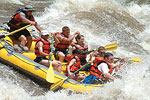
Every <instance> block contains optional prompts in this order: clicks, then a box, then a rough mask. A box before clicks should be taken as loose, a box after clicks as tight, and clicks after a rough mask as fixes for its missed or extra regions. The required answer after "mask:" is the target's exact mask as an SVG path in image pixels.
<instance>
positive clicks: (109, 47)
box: [81, 43, 118, 54]
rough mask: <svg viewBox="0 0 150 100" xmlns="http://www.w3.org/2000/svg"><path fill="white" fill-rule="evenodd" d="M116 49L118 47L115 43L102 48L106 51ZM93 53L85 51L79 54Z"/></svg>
mask: <svg viewBox="0 0 150 100" xmlns="http://www.w3.org/2000/svg"><path fill="white" fill-rule="evenodd" d="M117 47H118V44H117V43H113V44H108V45H106V46H104V48H105V49H106V50H109V49H112V50H115V49H117ZM93 51H94V50H90V51H85V52H81V54H86V53H91V52H93Z"/></svg>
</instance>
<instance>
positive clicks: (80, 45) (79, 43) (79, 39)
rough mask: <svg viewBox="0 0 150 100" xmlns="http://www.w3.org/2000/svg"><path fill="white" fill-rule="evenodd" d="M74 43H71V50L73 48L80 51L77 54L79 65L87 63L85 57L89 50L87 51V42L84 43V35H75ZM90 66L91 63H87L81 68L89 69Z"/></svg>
mask: <svg viewBox="0 0 150 100" xmlns="http://www.w3.org/2000/svg"><path fill="white" fill-rule="evenodd" d="M75 39H76V43H72V44H71V46H72V51H73V50H75V49H78V50H79V51H80V52H81V53H80V56H79V59H80V60H81V65H84V64H86V63H87V60H86V57H87V55H88V54H89V53H91V52H92V51H91V52H88V44H86V43H85V42H84V36H83V35H81V34H78V35H77V36H76V37H75ZM86 51H87V53H83V52H86ZM90 68H91V65H90V64H89V65H87V66H86V67H85V68H83V69H82V70H85V71H89V70H90Z"/></svg>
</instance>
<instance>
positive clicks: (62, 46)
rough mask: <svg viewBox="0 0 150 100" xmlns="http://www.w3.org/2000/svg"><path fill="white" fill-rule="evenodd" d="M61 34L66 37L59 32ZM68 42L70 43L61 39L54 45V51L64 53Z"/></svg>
mask: <svg viewBox="0 0 150 100" xmlns="http://www.w3.org/2000/svg"><path fill="white" fill-rule="evenodd" d="M61 36H63V37H66V36H65V35H64V34H63V33H61ZM70 44H71V43H68V42H65V41H63V40H61V41H60V43H58V44H57V46H56V51H61V52H63V53H66V52H67V49H68V48H69V45H70Z"/></svg>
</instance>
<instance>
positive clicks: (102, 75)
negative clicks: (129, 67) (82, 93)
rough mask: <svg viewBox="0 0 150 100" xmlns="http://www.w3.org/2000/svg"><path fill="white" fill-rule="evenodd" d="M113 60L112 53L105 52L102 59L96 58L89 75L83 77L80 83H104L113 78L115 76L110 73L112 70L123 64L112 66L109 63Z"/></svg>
mask: <svg viewBox="0 0 150 100" xmlns="http://www.w3.org/2000/svg"><path fill="white" fill-rule="evenodd" d="M113 62H114V56H113V54H112V53H109V52H108V53H105V55H104V59H103V60H101V59H100V60H97V61H96V62H95V63H94V64H93V66H92V67H91V70H90V75H89V76H87V77H86V78H85V80H84V81H83V82H82V83H86V84H104V83H106V82H108V81H109V80H114V79H115V76H113V75H111V73H112V72H113V70H114V69H115V70H116V71H117V70H119V69H120V67H121V66H123V65H124V64H123V63H120V64H119V65H116V66H112V65H111V63H113Z"/></svg>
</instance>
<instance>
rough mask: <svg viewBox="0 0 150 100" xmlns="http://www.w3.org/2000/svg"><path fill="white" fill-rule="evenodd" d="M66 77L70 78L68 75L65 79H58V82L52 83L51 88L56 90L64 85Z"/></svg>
mask: <svg viewBox="0 0 150 100" xmlns="http://www.w3.org/2000/svg"><path fill="white" fill-rule="evenodd" d="M66 79H68V77H67V78H65V79H63V80H60V81H58V82H56V83H54V84H52V85H51V87H50V90H52V91H54V90H56V89H57V88H58V87H59V86H62V85H63V83H64V81H65V80H66Z"/></svg>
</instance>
